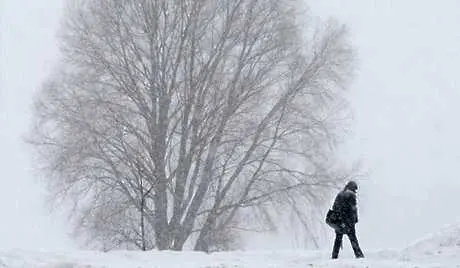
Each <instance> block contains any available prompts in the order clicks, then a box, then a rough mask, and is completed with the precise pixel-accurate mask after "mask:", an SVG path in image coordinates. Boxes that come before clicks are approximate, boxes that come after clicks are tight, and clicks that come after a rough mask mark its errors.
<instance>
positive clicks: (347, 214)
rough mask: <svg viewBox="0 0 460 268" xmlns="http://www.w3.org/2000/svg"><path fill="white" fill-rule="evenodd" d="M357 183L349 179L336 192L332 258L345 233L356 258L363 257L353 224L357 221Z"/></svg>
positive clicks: (334, 256) (335, 257) (337, 253)
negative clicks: (335, 218)
mask: <svg viewBox="0 0 460 268" xmlns="http://www.w3.org/2000/svg"><path fill="white" fill-rule="evenodd" d="M357 191H358V184H356V182H354V181H349V182H348V183H347V184H346V185H345V188H344V189H343V190H342V191H341V192H339V193H338V194H337V197H336V198H335V201H334V205H333V206H332V210H333V211H335V212H336V213H337V214H338V218H339V221H338V227H337V228H336V229H335V241H334V247H333V249H332V259H337V258H338V257H339V250H340V247H341V246H342V239H343V235H344V234H346V235H347V236H348V239H349V240H350V242H351V247H352V248H353V251H354V253H355V257H356V258H364V254H363V252H362V251H361V248H360V247H359V242H358V238H357V236H356V228H355V225H356V223H357V222H358V208H357V202H356V192H357Z"/></svg>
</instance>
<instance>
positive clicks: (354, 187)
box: [345, 181, 358, 193]
mask: <svg viewBox="0 0 460 268" xmlns="http://www.w3.org/2000/svg"><path fill="white" fill-rule="evenodd" d="M345 190H350V191H353V192H355V193H356V191H358V184H357V183H356V182H354V181H349V182H348V183H347V184H346V185H345Z"/></svg>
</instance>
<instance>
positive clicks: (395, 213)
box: [0, 0, 460, 250]
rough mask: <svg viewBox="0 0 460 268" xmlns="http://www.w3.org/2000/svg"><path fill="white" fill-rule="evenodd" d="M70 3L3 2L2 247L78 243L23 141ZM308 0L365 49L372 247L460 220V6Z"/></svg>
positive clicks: (361, 229)
mask: <svg viewBox="0 0 460 268" xmlns="http://www.w3.org/2000/svg"><path fill="white" fill-rule="evenodd" d="M62 2H63V1H62V0H61V1H59V0H47V1H46V4H45V3H44V2H43V1H34V0H0V23H1V28H0V53H1V54H0V76H1V84H0V180H1V184H0V215H2V216H1V218H0V248H72V247H74V245H73V243H72V242H71V240H70V239H69V238H68V237H67V233H68V232H69V231H70V228H67V227H66V224H65V223H66V222H65V219H64V218H60V217H58V216H57V215H55V216H50V215H49V214H48V211H47V210H46V207H45V202H44V192H45V191H44V186H43V185H42V184H40V183H39V182H38V181H37V176H36V174H34V172H33V169H32V165H31V156H30V150H29V148H28V147H27V146H26V145H25V144H24V139H23V138H24V135H25V134H26V131H27V130H28V128H29V126H30V113H29V112H30V108H31V107H30V105H31V101H32V97H33V94H34V92H36V90H37V89H38V88H39V87H40V85H41V82H42V81H43V79H44V78H45V77H46V76H47V75H48V74H49V73H50V72H51V70H52V68H53V64H54V63H55V62H56V60H57V59H58V57H59V55H58V53H59V52H58V44H57V43H56V38H55V37H56V31H57V28H58V21H59V16H60V15H61V12H62V7H63V3H62ZM307 3H308V4H309V6H310V7H311V13H312V15H314V16H319V17H321V18H327V17H329V16H334V17H336V18H337V19H338V20H339V21H340V22H342V23H345V24H347V25H348V26H349V28H350V30H351V33H352V41H353V43H354V45H355V46H356V48H357V51H358V55H359V70H358V72H357V75H356V78H355V80H354V83H353V85H352V86H351V87H350V88H351V90H350V92H349V99H350V102H351V106H352V108H353V111H354V116H355V120H354V122H355V125H354V126H353V129H354V133H353V135H352V136H351V137H350V138H349V140H348V141H347V142H346V143H345V144H344V145H343V146H342V147H341V148H340V152H341V155H342V156H343V159H344V161H345V162H346V163H352V162H353V161H355V160H362V163H363V168H364V169H365V170H366V171H369V176H368V177H367V178H366V179H365V180H363V181H361V182H360V186H361V187H360V189H359V208H360V223H358V225H357V229H358V236H359V238H360V240H361V244H362V247H363V249H364V250H367V249H373V248H379V249H381V248H388V247H390V248H393V247H403V246H406V245H407V244H408V243H411V242H413V241H414V240H416V239H418V238H420V237H423V236H424V235H427V234H430V233H432V232H436V231H437V230H438V229H439V228H441V227H442V226H444V225H446V224H453V223H457V222H460V214H459V213H458V208H457V204H459V203H460V195H459V193H460V178H459V174H458V173H459V172H458V168H460V165H459V163H460V140H459V137H460V120H458V115H459V114H460V107H459V105H458V103H460V90H459V89H458V84H459V82H460V78H459V75H458V70H459V69H460V68H459V67H458V63H459V62H460V31H459V30H458V25H460V3H459V2H458V1H455V0H443V1H436V2H433V1H428V0H423V1H416V0H406V1H396V0H393V1H390V0H374V1H369V0H355V1H344V0H343V1H340V0H328V1H324V0H308V2H307ZM331 203H332V200H331ZM331 243H332V241H331ZM272 245H273V246H267V247H270V248H273V247H275V248H276V247H279V248H282V249H285V248H288V247H292V246H294V245H292V243H290V241H285V242H284V243H280V242H279V240H277V241H276V243H273V244H272ZM331 245H332V244H331ZM255 246H259V247H263V246H264V245H263V244H260V245H255ZM327 246H328V247H329V245H327Z"/></svg>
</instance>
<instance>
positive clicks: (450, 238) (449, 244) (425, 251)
mask: <svg viewBox="0 0 460 268" xmlns="http://www.w3.org/2000/svg"><path fill="white" fill-rule="evenodd" d="M445 251H453V252H455V251H460V224H454V225H449V226H446V227H444V228H442V229H441V230H440V231H439V232H437V233H434V234H431V235H429V236H426V237H424V238H421V239H419V240H418V241H415V242H414V243H413V244H412V245H410V246H408V247H407V248H406V249H405V250H404V251H403V253H405V254H409V255H421V254H422V255H434V254H439V253H442V252H445ZM459 265H460V263H459Z"/></svg>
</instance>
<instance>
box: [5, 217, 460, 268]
mask: <svg viewBox="0 0 460 268" xmlns="http://www.w3.org/2000/svg"><path fill="white" fill-rule="evenodd" d="M344 246H345V247H349V245H348V244H345V245H344ZM0 267H34V268H44V267H47V268H48V267H49V268H96V267H98V268H102V267H106V268H112V267H113V268H131V267H132V268H143V267H146V268H147V267H148V268H163V267H164V268H264V267H271V268H274V267H280V268H281V267H283V268H301V267H302V268H305V267H350V268H351V267H376V268H381V267H386V268H403V267H404V268H415V267H418V268H424V267H457V268H460V225H456V226H451V227H446V228H445V229H443V230H441V231H440V232H439V233H437V234H433V235H430V236H428V237H426V238H423V239H420V240H419V241H416V242H415V243H413V244H412V245H410V246H409V247H407V248H405V249H402V250H382V251H376V252H367V253H366V258H365V259H354V258H353V257H352V256H351V255H350V253H349V252H346V251H345V252H344V254H342V258H340V259H338V260H330V259H329V252H326V251H258V252H243V251H237V252H224V253H213V254H204V253H197V252H157V251H151V252H128V251H113V252H108V253H102V252H95V251H73V252H65V251H60V252H59V251H58V252H57V251H53V252H47V251H29V250H8V251H1V252H0Z"/></svg>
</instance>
